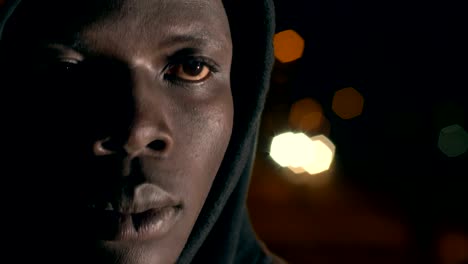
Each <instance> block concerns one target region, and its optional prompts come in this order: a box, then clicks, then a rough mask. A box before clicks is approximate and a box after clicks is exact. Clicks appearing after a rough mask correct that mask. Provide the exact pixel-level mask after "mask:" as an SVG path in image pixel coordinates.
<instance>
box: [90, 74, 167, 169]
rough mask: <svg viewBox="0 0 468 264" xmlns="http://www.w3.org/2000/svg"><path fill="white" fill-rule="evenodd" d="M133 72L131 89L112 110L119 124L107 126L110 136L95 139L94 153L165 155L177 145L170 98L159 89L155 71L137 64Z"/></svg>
mask: <svg viewBox="0 0 468 264" xmlns="http://www.w3.org/2000/svg"><path fill="white" fill-rule="evenodd" d="M131 75H132V78H131V81H130V82H129V83H130V84H129V86H130V87H128V89H130V90H131V92H130V93H123V94H125V95H126V96H121V97H125V98H119V99H118V100H117V101H118V102H119V103H117V104H115V103H114V104H113V107H112V108H116V111H109V112H111V113H112V115H113V116H112V117H111V118H110V119H111V120H114V121H112V123H118V124H112V125H111V126H110V127H111V129H106V130H107V131H108V136H107V137H106V138H102V139H99V140H96V141H95V142H94V146H93V151H94V154H95V155H96V156H106V155H113V154H123V155H124V156H125V157H126V160H129V161H131V160H132V159H133V158H135V157H143V156H145V157H154V158H165V157H167V156H168V155H169V153H170V152H171V149H172V147H173V136H172V132H171V128H170V126H169V117H170V113H169V109H170V107H169V105H167V101H168V100H165V99H164V98H165V96H164V93H163V92H162V91H161V90H162V89H157V86H158V85H157V83H154V82H155V81H154V79H155V78H153V76H154V74H153V73H151V72H147V71H146V70H145V69H144V68H143V69H140V68H137V67H136V68H133V69H132V74H131ZM129 97H130V98H129ZM122 109H124V110H122ZM123 111H125V113H123ZM116 115H118V116H116ZM125 119H127V120H125ZM122 130H125V131H122Z"/></svg>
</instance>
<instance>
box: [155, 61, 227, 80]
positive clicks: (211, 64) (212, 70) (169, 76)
mask: <svg viewBox="0 0 468 264" xmlns="http://www.w3.org/2000/svg"><path fill="white" fill-rule="evenodd" d="M188 62H198V63H201V65H202V66H203V67H207V68H208V70H209V71H210V72H209V73H208V75H207V77H205V78H203V79H202V80H199V81H190V80H185V79H182V78H178V77H177V76H174V74H168V73H167V72H168V71H170V70H171V69H172V68H173V67H177V66H181V65H183V64H185V63H188ZM217 72H219V67H218V65H217V64H216V63H215V62H214V61H212V60H211V59H208V58H206V57H202V56H186V57H182V58H176V59H172V61H171V62H170V63H169V64H168V65H167V66H166V67H164V70H163V74H164V79H165V80H166V81H169V82H172V83H174V84H178V85H183V86H184V85H196V84H200V83H203V82H205V81H206V80H208V79H209V78H211V77H212V75H213V73H217Z"/></svg>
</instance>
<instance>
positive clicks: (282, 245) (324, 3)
mask: <svg viewBox="0 0 468 264" xmlns="http://www.w3.org/2000/svg"><path fill="white" fill-rule="evenodd" d="M249 1H252V0H249ZM4 2H5V0H0V6H1V5H2V4H3V3H4ZM246 2H248V1H246ZM460 2H461V1H460ZM275 3H276V12H277V30H276V31H277V33H278V34H277V36H276V37H275V52H276V53H277V54H276V55H277V56H276V57H277V60H276V63H275V67H274V71H273V74H272V82H271V90H270V93H269V97H268V101H267V104H266V107H265V112H264V116H263V121H262V127H261V134H260V139H259V142H258V146H257V149H258V152H257V158H256V163H255V167H254V171H253V177H252V182H251V190H250V192H249V197H248V207H249V210H250V214H251V217H252V222H253V224H254V227H255V230H256V231H257V234H258V236H259V237H260V239H262V240H263V241H264V242H265V243H266V245H267V246H268V247H269V248H270V249H271V251H272V252H274V253H276V254H277V255H279V256H280V257H282V258H284V259H285V260H286V261H288V262H289V263H293V264H294V263H315V264H335V263H348V264H351V263H359V264H367V263H369V264H370V263H382V264H386V263H411V264H413V263H427V264H432V263H434V264H435V263H440V264H467V263H468V205H467V203H468V190H467V189H468V133H467V132H466V131H467V130H468V127H467V126H468V122H467V115H468V109H467V108H468V85H467V81H466V78H467V77H468V74H467V72H468V56H467V55H468V52H467V47H468V41H467V36H468V34H467V33H468V30H467V25H468V21H467V20H468V19H467V17H468V16H467V15H466V10H467V9H466V8H464V6H463V4H461V3H456V2H449V1H438V2H429V1H421V2H415V1H411V2H410V1H357V0H349V1H345V0H314V1H312V0H287V1H286V0H275ZM284 32H286V34H284ZM281 33H283V35H281ZM302 43H303V46H302ZM295 55H296V57H294V56H295ZM289 131H291V132H294V133H299V132H303V133H305V134H306V135H307V136H308V137H313V136H317V135H324V136H326V137H327V138H328V139H329V140H330V141H331V142H333V144H334V146H335V152H334V154H335V155H334V158H333V160H332V162H331V166H330V168H329V169H328V170H326V171H324V172H321V173H318V174H309V173H307V172H302V173H295V172H293V171H292V170H290V169H289V168H287V167H281V166H280V165H279V164H278V163H276V162H275V161H274V159H273V158H272V155H271V144H272V140H273V138H274V137H275V136H277V135H280V134H282V133H284V132H289ZM296 172H297V171H296Z"/></svg>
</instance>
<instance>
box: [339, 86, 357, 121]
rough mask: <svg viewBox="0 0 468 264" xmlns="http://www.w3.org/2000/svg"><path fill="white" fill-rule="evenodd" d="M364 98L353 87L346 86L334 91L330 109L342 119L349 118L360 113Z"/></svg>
mask: <svg viewBox="0 0 468 264" xmlns="http://www.w3.org/2000/svg"><path fill="white" fill-rule="evenodd" d="M363 108H364V98H363V97H362V95H361V94H360V93H359V92H358V91H357V90H356V89H354V88H352V87H348V88H344V89H341V90H339V91H337V92H336V93H335V96H334V97H333V103H332V109H333V111H334V112H335V114H336V115H338V116H339V117H341V118H342V119H351V118H355V117H357V116H359V115H361V113H362V110H363Z"/></svg>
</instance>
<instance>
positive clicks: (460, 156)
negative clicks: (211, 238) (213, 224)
mask: <svg viewBox="0 0 468 264" xmlns="http://www.w3.org/2000/svg"><path fill="white" fill-rule="evenodd" d="M275 3H276V8H277V10H276V12H277V33H278V34H277V36H276V38H279V35H280V34H281V33H284V31H286V30H293V31H294V32H295V33H297V35H298V36H300V38H302V39H303V41H304V45H305V46H304V49H303V52H302V55H301V57H300V58H298V59H297V60H293V61H290V62H281V58H280V56H281V55H282V54H283V53H285V52H284V51H282V50H281V49H287V46H288V44H284V43H287V42H288V41H289V42H290V44H289V48H290V49H292V50H293V49H296V50H297V49H300V45H298V44H297V39H295V38H294V36H291V35H288V36H286V35H285V40H281V41H280V40H279V39H275V50H276V53H277V54H276V55H277V56H276V57H277V60H276V64H275V70H274V72H273V76H272V84H271V92H270V95H269V99H268V104H267V106H266V109H265V113H264V117H263V122H262V130H261V139H260V142H259V145H258V155H257V160H256V166H255V169H254V176H253V179H252V187H251V191H250V196H249V201H248V202H249V208H250V212H251V216H252V221H253V223H254V226H255V228H256V230H257V233H258V235H259V237H260V238H262V239H263V240H264V241H265V242H266V244H267V245H268V246H269V247H270V248H271V249H272V251H273V252H276V253H277V254H278V255H280V256H282V257H283V258H284V259H286V260H287V261H289V262H290V263H444V264H445V263H446V264H462V263H463V264H466V263H468V205H467V202H468V191H467V187H468V151H467V149H468V133H467V132H466V128H467V127H466V125H467V118H466V116H467V106H468V86H467V83H466V77H467V70H468V64H467V62H468V60H467V59H468V56H467V54H468V53H467V47H468V42H467V40H466V39H467V36H468V34H467V33H468V30H467V25H468V23H467V22H468V21H467V16H466V13H465V11H464V10H466V9H464V8H463V6H462V4H455V3H450V2H446V1H445V2H442V1H439V2H436V3H430V2H427V1H426V2H420V3H417V2H409V1H407V2H395V1H374V2H364V1H356V0H353V1H344V0H332V1H329V0H327V1H325V0H320V1H310V0H309V1H307V0H289V1H285V0H276V1H275ZM289 32H290V31H289ZM286 53H287V52H286ZM290 53H291V54H293V53H294V52H293V51H290ZM283 55H284V54H283ZM286 55H287V54H286ZM284 56H285V55H284ZM305 98H307V99H306V100H304V99H305ZM308 111H309V112H315V115H313V114H312V115H311V114H310V113H309V112H308ZM317 112H318V113H319V114H318V115H317ZM320 114H321V115H320ZM301 115H303V116H302V118H303V120H302V121H300V119H301V117H300V116H301ZM307 116H308V118H307ZM314 117H315V119H318V121H317V120H315V119H314ZM298 120H299V123H298ZM288 131H293V132H304V133H305V134H306V135H307V136H310V137H311V136H315V135H319V134H323V135H326V136H327V137H328V138H329V139H330V140H331V141H332V142H333V143H334V144H335V146H336V151H335V157H334V160H333V163H332V164H331V167H330V169H329V170H328V171H326V172H323V173H320V174H316V175H309V174H307V173H302V174H295V173H293V172H292V171H291V170H289V169H288V168H282V167H281V166H279V165H277V164H276V163H275V161H274V160H273V159H272V157H271V155H270V145H271V143H272V139H273V137H275V136H276V135H279V134H281V133H283V132H288ZM297 178H301V181H300V182H299V183H298V180H297Z"/></svg>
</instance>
